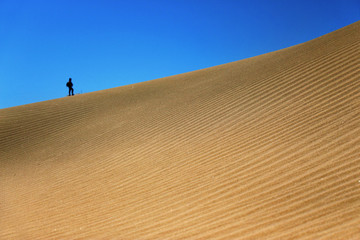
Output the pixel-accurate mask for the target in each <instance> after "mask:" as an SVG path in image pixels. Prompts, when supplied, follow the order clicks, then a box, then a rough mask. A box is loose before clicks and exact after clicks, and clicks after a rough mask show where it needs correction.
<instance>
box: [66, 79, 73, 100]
mask: <svg viewBox="0 0 360 240" xmlns="http://www.w3.org/2000/svg"><path fill="white" fill-rule="evenodd" d="M73 85H74V84H73V83H72V82H71V78H69V81H68V82H67V83H66V86H67V87H68V88H69V96H71V95H73V96H74V89H73ZM70 93H71V95H70Z"/></svg>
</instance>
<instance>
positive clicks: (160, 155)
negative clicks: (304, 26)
mask: <svg viewBox="0 0 360 240" xmlns="http://www.w3.org/2000/svg"><path fill="white" fill-rule="evenodd" d="M359 43H360V22H357V23H354V24H352V25H350V26H348V27H345V28H343V29H340V30H338V31H335V32H333V33H330V34H328V35H325V36H323V37H320V38H318V39H315V40H313V41H310V42H307V43H304V44H301V45H297V46H294V47H291V48H287V49H284V50H280V51H277V52H273V53H269V54H265V55H262V56H258V57H254V58H250V59H246V60H242V61H238V62H234V63H229V64H225V65H221V66H217V67H213V68H209V69H204V70H200V71H196V72H191V73H186V74H182V75H177V76H172V77H168V78H164V79H157V80H154V81H149V82H144V83H140V84H135V85H130V86H125V87H120V88H114V89H109V90H105V91H99V92H94V93H89V94H83V95H78V96H74V97H68V98H62V99H56V100H52V101H47V102H41V103H36V104H30V105H24V106H19V107H14V108H8V109H2V110H0V159H1V160H0V161H1V162H0V163H1V165H0V190H1V192H0V194H1V195H0V239H75V238H76V239H81V238H92V239H110V238H114V239H360V224H359V223H360V182H359V180H360V92H359V91H360V67H359V66H360V64H359V63H360V58H359V56H360V54H359V53H360V44H359ZM139 67H140V66H139Z"/></svg>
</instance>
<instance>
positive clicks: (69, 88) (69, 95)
mask: <svg viewBox="0 0 360 240" xmlns="http://www.w3.org/2000/svg"><path fill="white" fill-rule="evenodd" d="M70 92H71V88H69V96H70Z"/></svg>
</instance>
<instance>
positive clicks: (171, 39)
mask: <svg viewBox="0 0 360 240" xmlns="http://www.w3.org/2000/svg"><path fill="white" fill-rule="evenodd" d="M358 20H360V1H359V0H246V1H245V0H117V1H116V0H31V1H30V0H0V83H1V88H0V89H1V90H0V108H7V107H11V106H16V105H23V104H28V103H32V102H38V101H44V100H50V99H54V98H59V97H64V96H65V95H66V94H67V88H66V87H65V84H66V82H67V80H68V78H69V77H71V78H72V79H73V82H74V88H75V92H76V93H81V92H82V93H86V92H92V91H97V90H102V89H107V88H113V87H118V86H123V85H128V84H131V83H136V82H143V81H148V80H152V79H157V78H161V77H166V76H171V75H176V74H180V73H184V72H189V71H194V70H199V69H203V68H207V67H212V66H216V65H219V64H224V63H228V62H232V61H237V60H241V59H244V58H249V57H253V56H256V55H260V54H264V53H267V52H271V51H275V50H278V49H282V48H285V47H289V46H292V45H295V44H299V43H302V42H305V41H308V40H311V39H314V38H316V37H319V36H321V35H324V34H326V33H329V32H332V31H334V30H336V29H339V28H341V27H344V26H346V25H349V24H351V23H354V22H356V21H358Z"/></svg>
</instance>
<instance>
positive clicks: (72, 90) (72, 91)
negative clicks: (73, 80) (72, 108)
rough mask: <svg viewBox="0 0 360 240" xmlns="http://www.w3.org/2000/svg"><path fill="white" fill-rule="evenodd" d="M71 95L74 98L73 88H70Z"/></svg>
mask: <svg viewBox="0 0 360 240" xmlns="http://www.w3.org/2000/svg"><path fill="white" fill-rule="evenodd" d="M71 93H72V95H73V96H74V89H73V88H71Z"/></svg>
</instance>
